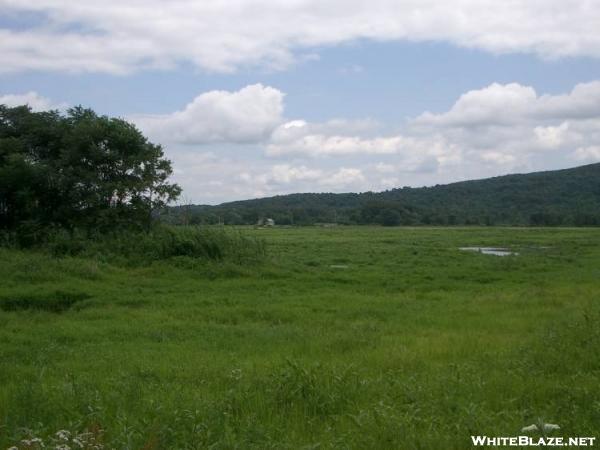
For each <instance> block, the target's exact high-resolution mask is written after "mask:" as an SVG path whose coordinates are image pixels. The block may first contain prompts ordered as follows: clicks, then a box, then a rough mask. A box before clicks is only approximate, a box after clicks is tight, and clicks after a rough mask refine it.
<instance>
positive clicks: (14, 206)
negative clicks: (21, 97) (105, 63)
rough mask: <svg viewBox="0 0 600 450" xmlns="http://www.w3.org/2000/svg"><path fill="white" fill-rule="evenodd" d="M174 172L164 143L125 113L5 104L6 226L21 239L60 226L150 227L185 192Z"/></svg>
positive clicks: (1, 118)
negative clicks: (165, 155) (162, 209)
mask: <svg viewBox="0 0 600 450" xmlns="http://www.w3.org/2000/svg"><path fill="white" fill-rule="evenodd" d="M171 171H172V170H171V163H170V162H169V161H168V160H166V159H164V158H163V151H162V148H161V147H160V146H159V145H154V144H152V143H151V142H149V141H148V140H147V139H146V138H145V137H144V136H143V135H142V134H141V133H140V132H139V131H138V130H137V129H136V128H135V127H134V126H133V125H131V124H129V123H127V122H125V121H124V120H121V119H115V118H109V117H106V116H98V115H97V114H96V113H94V112H93V111H91V110H89V109H84V108H81V107H76V108H72V109H70V110H69V111H68V113H67V114H66V115H61V114H60V113H59V112H58V111H47V112H32V111H31V110H30V109H29V108H28V107H26V106H22V107H16V108H9V107H6V106H4V105H0V233H3V234H4V236H7V235H8V236H9V237H12V238H14V239H15V240H17V241H18V242H19V243H20V244H22V245H30V244H35V243H37V242H39V241H43V240H45V239H46V238H47V236H48V235H51V234H53V233H55V232H56V231H68V232H73V231H74V230H83V231H85V232H86V233H89V234H95V233H104V232H106V231H111V232H114V231H115V230H124V229H136V230H139V229H149V228H150V225H151V223H152V212H153V211H154V210H155V209H156V208H160V207H163V206H164V205H166V204H167V203H168V202H169V201H171V200H173V199H175V198H176V197H177V196H178V194H179V192H180V188H179V187H178V186H177V185H175V184H171V183H169V182H168V181H167V179H168V177H169V175H170V174H171Z"/></svg>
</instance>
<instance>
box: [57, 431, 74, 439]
mask: <svg viewBox="0 0 600 450" xmlns="http://www.w3.org/2000/svg"><path fill="white" fill-rule="evenodd" d="M56 437H57V438H58V439H60V440H61V441H68V440H69V439H70V438H71V432H70V431H68V430H58V431H57V432H56Z"/></svg>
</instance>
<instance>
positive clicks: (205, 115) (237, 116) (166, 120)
mask: <svg viewBox="0 0 600 450" xmlns="http://www.w3.org/2000/svg"><path fill="white" fill-rule="evenodd" d="M283 97H284V94H283V93H282V92H281V91H279V90H277V89H275V88H272V87H269V86H263V85H262V84H254V85H250V86H246V87H244V88H242V89H240V90H239V91H235V92H229V91H210V92H205V93H203V94H200V95H198V96H197V97H196V98H195V99H194V100H193V101H192V102H191V103H189V104H188V105H186V106H185V108H184V109H182V110H180V111H176V112H174V113H172V114H166V115H151V116H150V115H145V116H143V115H138V116H133V117H131V119H132V120H133V121H134V122H135V123H136V124H137V125H138V126H139V127H140V128H141V129H142V130H143V131H144V132H146V133H147V134H148V135H149V136H150V137H151V138H152V139H154V140H157V141H159V142H171V143H172V142H175V143H183V144H206V143H211V142H233V143H255V142H262V141H264V140H266V139H267V138H268V137H269V136H270V135H271V133H272V131H273V130H274V129H275V127H276V126H277V125H278V124H279V123H280V122H281V121H282V117H281V115H282V113H283Z"/></svg>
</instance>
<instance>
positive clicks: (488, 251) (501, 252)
mask: <svg viewBox="0 0 600 450" xmlns="http://www.w3.org/2000/svg"><path fill="white" fill-rule="evenodd" d="M459 250H462V251H465V252H477V253H482V254H484V255H495V256H510V255H518V253H517V252H513V251H511V250H509V249H508V248H500V247H459Z"/></svg>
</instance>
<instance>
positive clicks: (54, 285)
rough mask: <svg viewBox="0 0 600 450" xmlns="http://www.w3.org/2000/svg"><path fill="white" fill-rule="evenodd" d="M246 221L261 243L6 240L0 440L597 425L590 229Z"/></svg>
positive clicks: (415, 444) (599, 356)
mask: <svg viewBox="0 0 600 450" xmlns="http://www.w3.org/2000/svg"><path fill="white" fill-rule="evenodd" d="M242 232H243V233H244V234H246V235H248V236H251V237H252V238H256V239H257V241H260V242H264V244H265V248H266V252H265V255H263V256H261V257H260V258H255V259H252V260H249V259H246V258H223V259H214V260H211V259H206V258H199V257H196V255H194V254H190V255H189V256H172V257H169V255H163V256H165V257H164V258H157V259H156V260H153V261H150V262H135V261H133V262H132V261H130V260H123V261H120V260H118V259H115V258H102V257H98V256H94V255H93V254H90V255H86V254H83V255H81V254H80V255H79V256H69V252H68V251H64V252H62V253H63V255H62V256H56V255H52V254H49V253H48V252H42V251H22V250H16V249H7V248H5V249H0V279H1V280H2V283H1V285H0V448H2V449H4V448H9V447H11V446H16V447H17V448H19V449H24V448H40V447H39V444H38V443H36V441H32V439H35V438H37V439H40V440H43V442H44V444H45V445H46V448H54V446H56V445H61V443H62V444H66V445H69V446H70V447H71V448H79V447H78V446H77V444H76V443H75V442H74V439H75V438H74V437H75V436H79V437H78V439H80V441H82V442H83V444H82V445H83V447H85V448H90V449H91V448H105V449H109V448H114V449H119V450H120V449H136V450H137V449H146V450H150V449H205V448H211V449H253V448H255V449H270V448H272V449H317V448H318V449H436V450H437V449H465V448H471V447H472V445H471V439H470V436H471V435H488V436H515V435H518V434H520V429H521V427H523V426H525V425H529V424H531V423H535V422H536V421H537V420H538V419H540V418H541V419H542V420H545V421H547V422H552V423H557V424H559V425H560V427H561V429H560V432H558V433H555V434H556V435H561V436H596V435H597V434H598V429H599V428H598V427H599V424H600V390H599V389H598V386H600V326H599V322H600V229H597V228H596V229H592V228H589V229H585V228H579V229H575V228H538V229H536V228H491V227H487V228H476V227H470V228H396V227H393V228H383V227H337V228H317V227H306V228H277V227H276V228H270V229H253V228H246V229H243V230H242ZM132 245H133V243H132ZM465 246H489V247H496V246H497V247H509V248H511V249H513V250H514V251H516V252H518V253H519V254H518V255H516V256H507V257H498V256H491V255H483V254H478V253H474V252H462V251H459V250H458V248H459V247H465ZM67 250H68V249H67ZM59 431H60V433H59V434H58V435H57V434H56V433H57V432H59ZM23 440H26V442H22V441H23ZM94 446H95V447H94Z"/></svg>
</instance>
